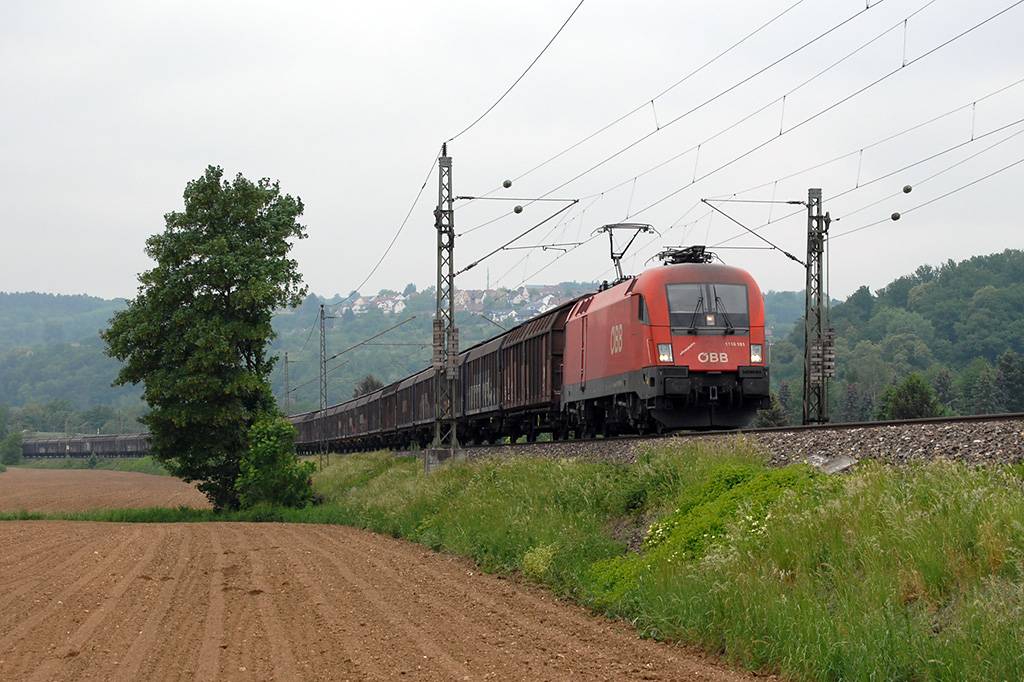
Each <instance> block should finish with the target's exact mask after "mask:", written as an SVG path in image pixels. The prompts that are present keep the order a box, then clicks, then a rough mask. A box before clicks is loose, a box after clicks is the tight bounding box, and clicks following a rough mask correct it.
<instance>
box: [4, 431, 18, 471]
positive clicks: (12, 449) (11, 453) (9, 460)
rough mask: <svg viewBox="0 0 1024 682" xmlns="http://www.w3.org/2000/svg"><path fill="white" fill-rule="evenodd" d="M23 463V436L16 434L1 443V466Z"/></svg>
mask: <svg viewBox="0 0 1024 682" xmlns="http://www.w3.org/2000/svg"><path fill="white" fill-rule="evenodd" d="M20 461H21V434H20V433H18V432H14V433H12V434H10V435H9V436H7V437H6V438H4V439H3V441H0V464H17V463H18V462H20Z"/></svg>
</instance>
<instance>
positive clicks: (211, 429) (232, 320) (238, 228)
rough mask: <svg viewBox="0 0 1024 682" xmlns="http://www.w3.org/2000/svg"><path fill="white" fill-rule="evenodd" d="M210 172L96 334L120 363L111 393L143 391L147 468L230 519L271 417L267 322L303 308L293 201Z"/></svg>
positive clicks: (151, 246)
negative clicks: (249, 457)
mask: <svg viewBox="0 0 1024 682" xmlns="http://www.w3.org/2000/svg"><path fill="white" fill-rule="evenodd" d="M223 175H224V171H223V170H222V169H221V168H219V167H215V166H210V167H208V168H207V169H206V172H205V173H204V174H203V176H202V177H200V178H198V179H196V180H193V181H191V182H189V183H188V185H187V186H186V187H185V194H184V199H185V210H184V211H182V212H177V211H175V212H171V213H168V214H167V215H165V216H164V219H165V222H166V228H165V230H164V231H163V233H161V234H156V235H153V236H152V237H150V238H149V239H148V240H147V241H146V254H147V255H148V256H150V257H151V258H152V259H153V260H155V261H156V267H154V268H153V269H152V270H149V271H147V272H144V273H142V274H141V275H139V282H140V283H141V284H140V286H139V291H138V296H137V297H136V298H134V299H133V300H130V301H128V304H127V308H126V309H125V310H122V311H120V312H118V313H116V314H115V315H114V317H113V318H111V320H110V327H109V328H108V329H106V330H105V331H103V332H102V333H101V336H102V337H103V340H104V341H105V342H106V344H107V353H108V354H109V355H111V356H113V357H116V358H117V359H119V360H121V361H122V362H123V363H124V366H123V367H122V369H121V371H120V373H119V374H118V376H117V379H116V381H115V384H126V383H132V384H138V383H140V382H141V383H143V384H144V391H143V397H144V398H145V400H146V402H147V403H148V405H149V407H150V410H151V411H150V413H149V414H148V415H147V416H146V417H144V418H143V421H144V423H145V424H146V426H147V427H148V428H149V430H150V434H151V442H152V453H153V456H154V457H155V458H156V459H158V460H159V461H160V462H162V463H163V464H164V465H165V466H166V467H167V468H168V469H169V470H170V471H171V472H172V473H173V474H175V475H177V476H179V477H181V478H183V479H184V480H186V481H200V484H199V489H200V490H201V491H203V492H204V493H205V494H206V496H207V497H208V498H209V499H210V501H211V502H212V503H213V505H214V507H215V508H217V509H228V508H236V507H238V506H239V496H238V492H237V490H236V488H235V482H236V480H237V479H238V476H239V473H240V466H241V464H240V463H241V460H242V456H243V455H244V453H245V451H246V449H247V438H248V431H249V429H250V428H251V427H252V425H253V424H255V423H256V422H257V421H258V420H260V419H263V418H266V417H267V415H275V414H276V413H277V408H276V406H275V403H274V399H273V396H272V394H271V392H270V386H269V381H268V379H269V375H270V372H271V369H272V368H273V366H274V358H272V357H267V355H266V348H267V344H268V342H269V341H270V340H271V339H272V338H273V335H274V332H273V329H272V327H271V315H272V313H273V311H274V310H275V309H277V308H281V307H284V306H292V307H294V306H297V305H298V304H299V303H301V301H302V297H303V296H305V293H306V290H305V287H303V286H302V277H301V275H300V274H299V272H298V270H297V263H296V262H295V260H293V259H291V258H289V257H288V253H289V251H290V250H291V246H292V241H291V240H294V239H302V238H303V237H305V231H304V228H303V226H302V225H300V224H299V223H298V222H296V219H297V218H298V217H299V216H300V215H302V210H303V206H302V201H301V200H300V199H298V198H292V197H291V196H290V195H287V194H285V195H282V194H281V191H280V187H279V185H278V183H277V182H273V183H272V182H270V180H268V179H262V180H260V181H259V182H256V183H253V182H250V181H249V180H247V179H245V178H244V177H242V175H241V174H239V175H237V176H236V177H235V179H234V181H227V180H224V179H223Z"/></svg>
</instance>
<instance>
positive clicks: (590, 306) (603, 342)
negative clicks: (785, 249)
mask: <svg viewBox="0 0 1024 682" xmlns="http://www.w3.org/2000/svg"><path fill="white" fill-rule="evenodd" d="M710 258H711V255H710V254H709V253H707V252H706V251H705V250H704V248H703V247H691V248H689V249H681V250H675V251H667V252H665V253H664V254H662V259H663V260H664V261H665V262H666V264H665V265H663V266H662V267H657V268H652V269H650V270H647V271H646V272H644V273H643V274H641V275H638V276H636V277H632V278H627V279H625V280H623V281H621V282H618V283H616V284H615V285H614V286H612V287H610V288H608V289H605V290H604V291H601V292H599V293H597V294H594V295H593V296H590V297H587V298H583V299H580V300H579V301H577V303H576V305H575V306H573V308H572V310H571V312H570V313H569V317H568V319H567V320H566V325H565V355H564V366H563V371H562V380H563V386H562V396H561V400H562V402H561V409H562V412H563V414H564V417H565V424H566V427H565V428H567V429H572V430H574V431H575V432H576V434H577V436H579V435H581V434H582V435H594V434H597V433H601V434H605V435H614V434H618V433H645V432H650V431H664V430H671V429H711V428H723V429H729V428H739V427H743V426H746V425H747V424H749V423H750V422H751V421H752V420H753V418H754V416H755V414H756V412H757V410H758V409H761V408H765V407H768V403H769V383H768V365H767V358H766V355H765V340H764V299H763V297H762V295H761V290H760V289H759V288H758V286H757V283H756V282H755V281H754V279H753V278H752V277H751V276H750V275H749V274H748V273H747V272H746V271H744V270H741V269H739V268H735V267H730V266H727V265H719V264H713V263H711V262H710Z"/></svg>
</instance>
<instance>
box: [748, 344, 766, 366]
mask: <svg viewBox="0 0 1024 682" xmlns="http://www.w3.org/2000/svg"><path fill="white" fill-rule="evenodd" d="M763 353H764V346H762V345H761V344H760V343H752V344H750V364H752V365H760V364H761V363H762V362H764V354H763Z"/></svg>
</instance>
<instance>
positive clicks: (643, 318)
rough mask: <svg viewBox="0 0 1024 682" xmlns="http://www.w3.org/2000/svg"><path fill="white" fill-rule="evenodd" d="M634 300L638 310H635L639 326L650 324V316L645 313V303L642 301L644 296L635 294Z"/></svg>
mask: <svg viewBox="0 0 1024 682" xmlns="http://www.w3.org/2000/svg"><path fill="white" fill-rule="evenodd" d="M636 300H637V305H638V308H639V309H638V310H637V319H638V320H639V321H640V324H650V323H651V314H650V313H649V312H648V311H647V301H645V300H644V295H643V294H637V295H636Z"/></svg>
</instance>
